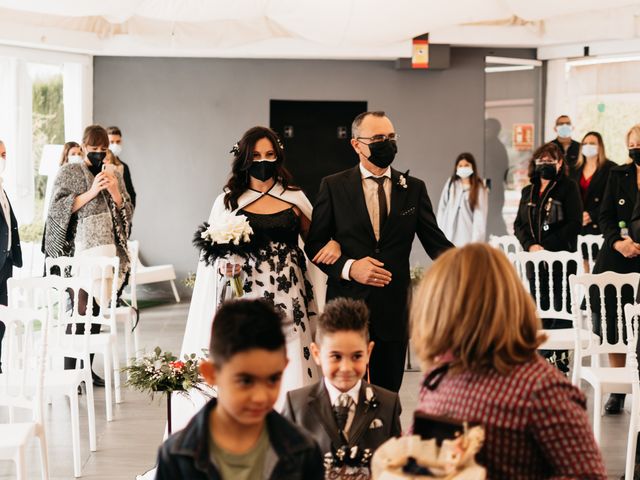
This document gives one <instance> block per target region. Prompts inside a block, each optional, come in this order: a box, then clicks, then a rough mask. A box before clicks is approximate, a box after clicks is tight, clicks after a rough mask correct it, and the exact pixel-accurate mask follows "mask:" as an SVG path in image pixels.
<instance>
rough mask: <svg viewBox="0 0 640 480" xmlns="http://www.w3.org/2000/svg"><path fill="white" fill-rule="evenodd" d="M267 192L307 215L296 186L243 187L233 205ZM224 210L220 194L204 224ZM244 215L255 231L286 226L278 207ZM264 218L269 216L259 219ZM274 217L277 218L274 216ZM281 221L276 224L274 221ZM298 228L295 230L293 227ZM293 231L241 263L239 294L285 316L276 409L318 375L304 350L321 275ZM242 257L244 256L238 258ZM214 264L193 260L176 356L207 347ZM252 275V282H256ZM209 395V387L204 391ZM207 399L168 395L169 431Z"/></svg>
mask: <svg viewBox="0 0 640 480" xmlns="http://www.w3.org/2000/svg"><path fill="white" fill-rule="evenodd" d="M267 194H268V195H271V196H274V197H276V198H280V199H282V200H284V201H285V202H287V203H289V204H291V205H295V206H297V207H298V208H299V209H300V211H301V212H302V214H303V215H305V216H306V217H307V218H311V204H310V203H309V200H308V199H307V198H306V196H305V195H304V194H303V193H302V192H301V191H291V190H284V189H282V187H281V186H279V184H276V185H274V187H273V188H272V189H271V190H270V191H269V192H265V193H264V194H260V193H259V192H254V191H247V192H246V193H245V194H243V195H242V196H241V197H240V199H239V208H238V209H237V210H235V211H234V212H237V211H238V210H242V208H243V207H246V206H247V205H249V204H251V203H253V202H255V201H256V200H257V199H259V198H260V197H261V195H267ZM223 211H224V204H223V195H220V196H219V197H218V198H217V199H216V201H215V203H214V206H213V208H212V210H211V215H210V217H209V224H213V223H214V222H215V219H216V218H217V217H219V215H220V214H221V212H223ZM240 213H243V214H245V215H247V216H248V217H249V221H250V223H251V224H252V227H254V230H256V227H257V228H258V229H260V228H263V227H264V223H265V222H269V223H271V224H273V223H274V222H275V223H276V224H278V225H276V226H277V227H278V228H280V227H282V228H280V230H278V232H280V233H281V231H282V230H283V229H284V228H286V227H288V226H289V227H291V224H292V222H293V221H295V220H294V219H293V218H292V217H295V215H294V214H293V213H292V212H291V211H287V210H285V211H283V212H278V214H274V215H275V216H272V215H264V216H262V215H254V214H250V213H247V212H240ZM259 217H269V218H264V219H263V218H259ZM276 217H277V218H276ZM280 224H282V225H280ZM298 231H299V230H298ZM298 231H296V232H295V236H294V237H291V234H292V232H291V231H288V232H286V233H285V235H286V236H288V237H289V238H288V240H289V241H288V242H286V243H285V242H280V241H276V242H274V241H272V242H270V244H269V248H268V249H266V250H265V251H261V255H259V256H258V258H256V259H250V260H247V261H246V262H245V264H244V265H243V270H244V271H245V273H246V274H247V276H246V278H245V280H244V292H245V293H244V296H243V297H246V298H264V299H267V300H268V301H270V302H272V303H273V304H274V305H277V306H278V308H280V309H281V310H282V311H283V312H284V314H285V317H286V320H285V325H284V330H285V335H286V341H287V356H288V358H289V363H288V365H287V368H286V370H285V372H284V375H283V379H282V388H281V391H280V397H279V400H278V402H277V404H276V409H279V408H280V407H281V406H282V405H283V402H284V397H285V395H286V392H288V391H289V390H293V389H296V388H300V387H303V386H305V385H308V384H310V383H313V382H316V381H318V380H319V372H318V371H317V369H316V366H315V364H314V363H313V359H312V358H311V356H310V352H309V349H308V346H309V343H310V342H311V340H312V334H313V332H315V319H316V318H317V316H314V315H319V309H320V308H321V307H322V306H323V305H324V298H325V293H326V276H325V275H324V274H323V273H322V272H321V271H320V270H319V269H318V268H317V267H315V266H314V265H313V264H312V263H311V262H310V261H309V260H308V259H306V258H305V257H304V254H303V253H302V249H301V248H300V247H299V245H297V244H296V245H292V238H295V242H296V243H297V242H298V241H299V236H298ZM243 261H244V260H243ZM217 271H218V269H217V268H216V267H212V266H207V265H206V264H205V263H204V262H202V261H200V262H199V263H198V269H197V272H196V282H195V286H194V289H193V296H192V299H191V305H190V308H189V317H188V320H187V326H186V329H185V334H184V338H183V342H182V349H181V356H182V355H185V354H188V355H190V354H192V353H195V354H197V355H202V352H203V349H207V348H208V346H209V338H210V334H211V324H212V320H213V317H214V316H215V312H216V308H217V302H218V299H219V294H220V292H219V289H220V288H221V285H222V284H223V282H222V281H221V277H220V275H219V274H218V273H217ZM256 280H258V281H256ZM209 393H210V394H212V395H215V391H213V390H212V391H210V392H209ZM207 400H208V398H207V397H206V396H205V395H202V394H201V393H199V392H191V393H190V395H189V397H188V398H187V397H185V396H182V395H174V396H173V400H172V402H173V403H172V423H173V431H177V430H179V429H181V428H183V427H184V426H185V425H186V423H187V422H188V421H189V419H190V418H191V417H192V416H193V415H194V414H195V412H197V411H198V410H199V409H200V408H201V407H202V406H204V404H205V403H206V402H207Z"/></svg>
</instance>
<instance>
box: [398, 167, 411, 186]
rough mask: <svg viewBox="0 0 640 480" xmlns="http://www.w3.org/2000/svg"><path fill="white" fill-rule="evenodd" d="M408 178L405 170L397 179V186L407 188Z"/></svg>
mask: <svg viewBox="0 0 640 480" xmlns="http://www.w3.org/2000/svg"><path fill="white" fill-rule="evenodd" d="M408 176H409V170H407V171H406V172H405V173H401V174H400V177H399V178H398V186H399V187H400V188H405V189H406V188H407V177H408Z"/></svg>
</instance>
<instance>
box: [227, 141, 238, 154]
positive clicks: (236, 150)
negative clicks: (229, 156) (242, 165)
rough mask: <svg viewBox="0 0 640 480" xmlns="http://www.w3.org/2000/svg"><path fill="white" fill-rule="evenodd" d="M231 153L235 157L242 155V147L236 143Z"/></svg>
mask: <svg viewBox="0 0 640 480" xmlns="http://www.w3.org/2000/svg"><path fill="white" fill-rule="evenodd" d="M229 153H233V154H234V155H238V154H239V153H240V145H239V144H238V142H236V143H235V145H234V146H233V147H232V148H231V150H230V151H229Z"/></svg>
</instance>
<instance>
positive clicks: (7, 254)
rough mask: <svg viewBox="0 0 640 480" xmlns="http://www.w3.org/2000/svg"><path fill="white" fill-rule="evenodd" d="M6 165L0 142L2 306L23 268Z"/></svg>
mask: <svg viewBox="0 0 640 480" xmlns="http://www.w3.org/2000/svg"><path fill="white" fill-rule="evenodd" d="M6 165H7V148H6V147H5V145H4V143H3V142H2V140H0V207H1V210H2V213H1V214H0V219H1V220H0V305H7V304H8V295H7V280H9V279H10V278H11V277H12V276H13V267H14V266H15V267H18V268H20V267H22V250H21V249H20V235H19V234H18V222H17V221H16V217H15V215H14V214H13V209H12V208H11V203H10V202H9V199H8V198H7V194H6V192H5V191H4V188H2V176H3V174H4V171H5V167H6ZM5 328H6V327H5V324H4V323H2V322H0V352H1V348H2V338H3V337H4V332H5ZM0 358H1V357H0ZM0 373H2V364H0Z"/></svg>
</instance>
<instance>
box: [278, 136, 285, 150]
mask: <svg viewBox="0 0 640 480" xmlns="http://www.w3.org/2000/svg"><path fill="white" fill-rule="evenodd" d="M276 142H278V146H279V147H280V150H284V143H282V140H280V136H279V135H276Z"/></svg>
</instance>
